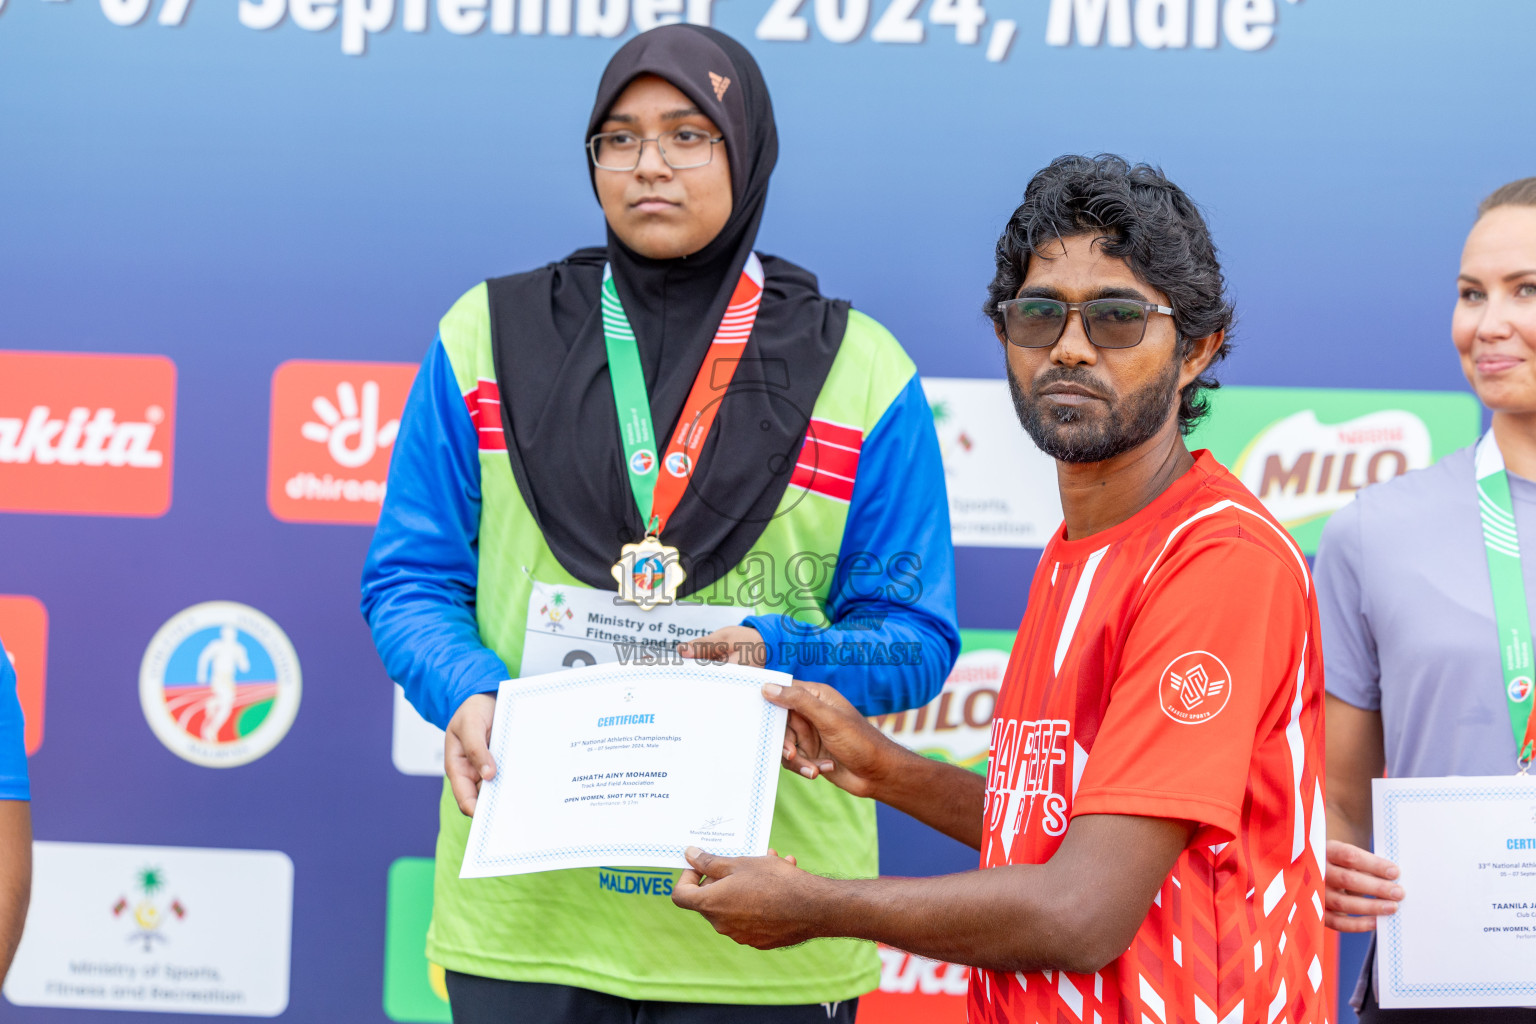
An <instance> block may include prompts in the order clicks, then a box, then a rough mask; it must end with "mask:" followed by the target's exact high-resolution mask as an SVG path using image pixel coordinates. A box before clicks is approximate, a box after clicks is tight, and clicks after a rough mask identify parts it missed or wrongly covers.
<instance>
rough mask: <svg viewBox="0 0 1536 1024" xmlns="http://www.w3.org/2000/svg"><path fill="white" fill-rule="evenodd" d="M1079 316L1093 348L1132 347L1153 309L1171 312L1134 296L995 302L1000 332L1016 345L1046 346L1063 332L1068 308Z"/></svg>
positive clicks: (1167, 308)
mask: <svg viewBox="0 0 1536 1024" xmlns="http://www.w3.org/2000/svg"><path fill="white" fill-rule="evenodd" d="M1074 309H1075V310H1077V311H1078V315H1079V316H1081V317H1082V318H1083V332H1084V333H1085V334H1087V335H1088V340H1089V341H1090V342H1091V343H1092V344H1093V345H1094V347H1095V348H1135V347H1136V346H1137V345H1140V344H1141V339H1142V338H1144V337H1145V336H1146V333H1147V321H1148V320H1150V319H1151V318H1152V314H1153V313H1162V314H1163V315H1165V316H1173V309H1172V308H1171V307H1168V306H1159V305H1158V304H1157V303H1155V302H1141V301H1139V300H1137V299H1089V300H1088V301H1087V302H1060V301H1058V300H1056V299H1033V298H1030V299H1008V300H1006V301H1004V302H999V303H998V304H997V311H998V312H999V313H1001V314H1002V315H1003V334H1004V335H1005V336H1006V337H1007V338H1008V343H1009V344H1010V345H1017V346H1019V347H1020V348H1050V347H1051V346H1052V345H1054V344H1056V342H1057V341H1058V340H1059V339H1060V338H1061V336H1062V335H1063V334H1064V333H1066V330H1067V318H1068V317H1069V316H1070V315H1071V313H1072V310H1074Z"/></svg>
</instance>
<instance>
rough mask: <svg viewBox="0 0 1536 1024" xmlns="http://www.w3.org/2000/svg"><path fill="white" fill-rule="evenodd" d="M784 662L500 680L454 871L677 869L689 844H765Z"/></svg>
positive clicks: (725, 852) (720, 847) (734, 849)
mask: <svg viewBox="0 0 1536 1024" xmlns="http://www.w3.org/2000/svg"><path fill="white" fill-rule="evenodd" d="M769 682H774V683H779V684H780V685H788V684H789V682H790V678H789V676H787V675H785V674H784V673H782V672H768V671H764V670H762V669H754V668H745V667H742V666H739V665H722V664H710V663H705V664H687V665H659V666H648V667H642V666H634V665H599V666H593V667H588V668H576V669H570V670H568V671H564V672H552V673H550V674H548V675H540V676H532V677H529V678H526V679H514V680H508V681H507V682H504V683H502V684H501V689H500V690H499V691H498V692H497V698H496V716H495V719H494V723H493V725H492V728H491V755H492V756H493V757H494V758H495V759H496V777H495V778H494V779H492V780H490V781H489V782H486V783H484V784H482V785H481V787H480V797H479V800H478V802H477V804H476V807H475V817H474V822H473V824H472V825H471V826H470V833H469V847H468V849H467V850H466V852H465V855H464V866H463V869H462V871H461V872H460V877H461V878H487V877H491V876H495V875H518V874H527V873H530V872H534V871H555V870H559V869H563V868H577V867H601V866H633V867H659V868H685V867H687V866H688V865H687V862H686V861H685V860H684V859H683V850H684V849H685V848H686V847H689V846H698V847H701V848H703V849H705V850H708V851H709V852H711V853H715V854H720V855H722V856H728V857H743V856H762V855H763V854H764V853H766V852H767V849H768V830H769V827H770V825H771V824H772V822H773V803H774V797H775V795H776V793H777V791H778V781H779V771H780V768H779V755H780V751H781V748H782V746H783V740H784V720H785V712H784V710H783V709H782V708H778V707H775V706H774V705H772V704H770V703H768V702H767V701H766V700H764V699H763V696H762V686H763V684H764V683H769Z"/></svg>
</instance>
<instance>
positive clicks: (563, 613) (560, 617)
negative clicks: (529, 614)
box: [539, 590, 576, 629]
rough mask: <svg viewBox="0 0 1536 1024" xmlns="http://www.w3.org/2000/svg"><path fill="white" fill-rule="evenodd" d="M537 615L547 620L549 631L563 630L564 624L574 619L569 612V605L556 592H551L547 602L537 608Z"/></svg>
mask: <svg viewBox="0 0 1536 1024" xmlns="http://www.w3.org/2000/svg"><path fill="white" fill-rule="evenodd" d="M539 614H540V615H542V616H544V617H545V618H546V619H548V620H549V628H550V629H564V628H565V624H566V623H567V622H569V621H571V620H572V619H574V618H575V617H576V616H575V614H574V613H573V612H572V611H571V603H570V602H569V601H567V600H566V599H565V595H564V594H562V593H561V592H560V591H558V590H556V591H553V592H552V593H551V594H550V595H549V600H548V601H545V602H544V604H543V605H541V606H540V607H539Z"/></svg>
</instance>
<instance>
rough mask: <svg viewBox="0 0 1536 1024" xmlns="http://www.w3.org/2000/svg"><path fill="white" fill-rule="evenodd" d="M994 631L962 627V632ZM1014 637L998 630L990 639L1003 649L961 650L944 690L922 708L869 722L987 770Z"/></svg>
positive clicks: (937, 754)
mask: <svg viewBox="0 0 1536 1024" xmlns="http://www.w3.org/2000/svg"><path fill="white" fill-rule="evenodd" d="M991 632H993V631H990V630H962V631H961V634H962V636H965V635H966V634H983V633H991ZM1011 640H1012V636H1011V635H1010V634H1008V633H1006V632H1000V633H999V636H998V638H997V639H995V640H994V639H991V638H989V642H992V643H996V644H997V645H998V647H1001V648H1003V649H997V648H995V647H987V648H982V649H979V650H970V651H966V652H965V653H963V654H961V655H960V658H959V660H957V661H956V662H955V667H954V668H953V669H952V670H951V671H950V673H949V678H948V679H946V680H945V681H944V689H943V691H941V692H940V693H939V695H938V697H936V698H934V699H933V700H932V701H930V702H929V703H928V704H926V705H924V706H923V707H920V708H917V709H916V710H914V711H903V712H900V713H898V714H890V715H879V716H877V717H875V718H872V719H870V721H872V722H873V723H874V724H875V725H876V726H877V727H878V728H879V729H880V730H881V731H882V732H884V733H885V734H886V735H887V736H889V737H891V739H893V740H895V741H896V742H897V743H900V744H901V745H902V746H904V747H906V748H908V749H909V750H912V751H915V752H916V753H919V754H922V755H923V756H925V757H931V758H934V759H936V760H939V761H947V762H949V763H950V764H956V765H959V766H960V767H962V768H969V769H971V770H972V771H977V772H980V771H983V770H985V767H986V763H987V749H988V747H989V745H990V743H991V740H992V711H993V709H994V708H995V707H996V705H997V692H998V690H999V689H1000V688H1001V687H1002V685H1003V674H1004V672H1005V671H1006V670H1007V668H1008V651H1007V649H1006V645H1007V644H1008V643H1009V642H1011Z"/></svg>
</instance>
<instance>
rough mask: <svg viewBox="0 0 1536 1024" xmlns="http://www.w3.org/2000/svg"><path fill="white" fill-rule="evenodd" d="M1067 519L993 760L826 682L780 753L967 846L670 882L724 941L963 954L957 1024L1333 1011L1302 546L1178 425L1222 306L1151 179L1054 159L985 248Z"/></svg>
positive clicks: (806, 688) (1316, 702) (1176, 197)
mask: <svg viewBox="0 0 1536 1024" xmlns="http://www.w3.org/2000/svg"><path fill="white" fill-rule="evenodd" d="M987 312H988V314H989V316H990V317H991V318H992V322H993V325H994V329H995V331H996V334H997V339H998V341H999V342H1000V343H1001V345H1002V347H1003V351H1004V352H1005V354H1006V361H1007V367H1008V379H1009V383H1010V386H1011V388H1012V391H1013V396H1014V402H1015V404H1016V406H1017V408H1018V413H1019V419H1020V421H1021V422H1022V423H1023V425H1024V427H1025V429H1026V430H1027V431H1028V432H1029V434H1030V436H1031V437H1033V438H1034V440H1035V443H1036V444H1038V445H1039V446H1040V448H1041V449H1043V450H1044V451H1046V452H1047V453H1049V454H1050V455H1051V456H1053V457H1054V458H1055V459H1056V465H1057V475H1058V481H1059V484H1060V489H1061V503H1062V511H1063V513H1064V516H1065V522H1064V523H1063V524H1062V527H1061V529H1060V530H1059V531H1058V532H1057V533H1056V535H1055V536H1054V537H1053V538H1052V539H1051V541H1050V542H1049V544H1048V545H1047V546H1046V549H1045V552H1044V555H1043V557H1042V558H1041V560H1040V564H1039V567H1038V569H1037V570H1036V572H1035V578H1034V582H1033V584H1032V586H1031V589H1030V594H1029V604H1028V610H1027V612H1026V613H1025V617H1024V621H1023V624H1022V625H1021V626H1020V628H1019V634H1018V639H1017V641H1016V643H1015V645H1014V651H1013V656H1012V659H1011V661H1010V663H1009V667H1008V672H1007V675H1006V676H1005V678H1004V682H1003V685H1002V688H1001V691H1000V693H999V695H998V700H997V707H996V712H995V717H994V720H993V725H992V748H991V757H990V759H989V763H988V765H987V770H986V773H985V775H984V776H983V775H977V774H973V773H971V772H967V771H965V770H963V769H960V768H956V767H953V766H950V765H945V764H941V763H939V762H936V761H930V760H927V759H925V758H922V757H919V756H917V755H915V754H912V753H910V752H908V751H906V750H905V749H903V748H902V747H900V746H898V745H896V744H895V743H893V742H891V741H890V740H888V739H887V738H885V737H884V736H883V735H882V734H881V733H880V732H878V731H877V730H875V729H874V728H873V727H872V726H870V725H869V723H868V722H866V721H865V720H864V719H863V718H862V717H860V716H859V714H858V713H857V712H856V711H855V710H854V709H853V708H852V706H851V705H849V704H848V702H847V701H845V700H844V699H843V698H842V697H841V696H840V695H839V694H838V693H837V692H836V691H835V690H833V689H832V688H830V687H828V686H825V685H822V684H817V683H805V682H796V683H794V684H793V685H792V686H789V687H778V686H769V687H765V688H764V695H765V696H766V697H768V699H769V700H771V701H773V702H774V703H776V704H779V705H782V706H784V707H786V708H788V709H789V710H790V712H791V719H790V722H791V736H790V738H789V740H788V741H787V742H786V746H785V749H784V759H785V763H786V764H787V765H788V766H790V767H792V768H794V769H795V770H797V771H799V772H801V774H803V775H806V776H807V777H816V776H818V775H821V776H825V777H826V778H827V779H828V780H829V781H830V782H832V783H833V784H835V785H837V786H840V787H841V788H843V789H845V790H847V791H848V792H850V793H854V794H856V795H860V796H866V797H873V798H875V799H878V800H881V801H883V802H885V803H887V804H890V805H891V806H893V807H896V808H898V809H900V810H903V811H905V812H907V813H908V814H911V815H913V816H914V817H916V818H918V819H920V820H922V821H924V822H926V823H928V824H929V825H931V826H933V827H934V828H936V829H939V830H941V831H943V832H945V833H947V834H948V835H950V836H953V837H954V838H956V839H959V840H961V841H962V842H965V843H968V844H969V845H971V846H973V847H975V848H976V849H977V850H978V851H979V852H980V855H981V870H979V871H972V872H967V873H964V874H959V875H950V876H947V877H941V878H925V879H899V878H883V879H871V880H843V879H830V878H822V877H819V876H817V875H814V874H810V873H808V872H804V871H801V870H799V869H798V868H797V867H796V866H795V865H794V863H793V861H792V860H790V859H785V860H780V859H777V858H774V857H764V858H743V859H728V858H720V857H713V856H711V855H710V854H708V853H705V852H703V851H690V861H691V862H692V863H693V865H694V868H695V870H694V871H692V872H688V873H685V874H684V876H683V879H682V881H681V882H680V884H679V885H678V886H677V887H676V888H675V890H674V892H673V899H674V900H675V901H676V902H677V903H679V904H680V905H682V906H684V907H687V908H690V909H693V910H697V911H698V912H700V913H701V914H703V915H704V916H705V917H706V918H708V919H709V920H710V922H711V923H712V924H713V925H714V926H715V927H716V928H717V929H718V930H720V931H722V932H724V933H725V934H727V935H730V936H731V937H733V938H735V939H736V940H737V941H739V942H743V943H748V944H750V945H753V946H757V947H759V948H764V949H767V948H773V947H777V946H785V945H790V944H793V943H797V942H802V941H804V940H806V939H808V938H811V937H813V936H819V935H845V936H854V937H858V938H865V939H878V940H880V941H883V942H887V943H889V944H891V945H893V946H897V947H900V948H902V949H906V950H910V951H912V952H914V953H917V954H921V955H923V956H928V957H934V958H938V959H943V960H949V961H953V962H956V963H962V964H970V965H972V966H973V967H975V968H978V970H976V971H974V972H973V973H972V975H971V988H970V1014H969V1019H970V1020H971V1021H973V1022H999V1021H1020V1022H1023V1021H1028V1022H1036V1021H1051V1022H1057V1021H1085V1022H1090V1021H1091V1022H1105V1024H1108V1022H1124V1024H1133V1022H1134V1024H1141V1022H1143V1021H1157V1022H1166V1024H1173V1022H1175V1021H1180V1022H1189V1024H1197V1022H1198V1024H1203V1022H1211V1024H1225V1022H1233V1024H1243V1022H1249V1021H1263V1022H1269V1024H1274V1022H1277V1021H1281V1020H1284V1021H1291V1022H1298V1024H1299V1022H1309V1024H1310V1022H1320V1021H1322V1020H1324V1019H1325V1016H1326V1013H1325V1010H1324V1007H1323V994H1322V981H1323V968H1322V958H1323V955H1324V954H1323V929H1322V912H1323V905H1322V902H1321V899H1320V883H1321V880H1322V874H1323V860H1322V858H1323V855H1324V852H1323V844H1324V812H1323V795H1322V787H1321V781H1320V780H1321V777H1322V775H1321V757H1322V750H1321V746H1322V714H1321V704H1322V680H1323V676H1322V661H1321V657H1320V654H1319V649H1318V642H1317V632H1318V619H1317V602H1316V600H1315V598H1314V596H1313V592H1312V581H1311V578H1310V576H1309V574H1308V570H1307V564H1306V561H1305V560H1304V559H1303V558H1302V556H1301V553H1300V552H1299V551H1298V550H1297V549H1296V546H1295V545H1294V544H1293V543H1292V542H1291V540H1290V538H1289V537H1288V536H1286V534H1285V532H1284V530H1282V529H1281V528H1280V526H1279V524H1278V523H1276V522H1275V520H1274V519H1273V518H1271V517H1270V516H1269V514H1268V513H1267V512H1265V510H1264V508H1263V506H1262V505H1260V504H1259V502H1258V500H1257V499H1256V498H1255V497H1254V496H1253V495H1252V494H1250V493H1249V492H1248V491H1247V490H1246V489H1245V488H1244V487H1243V485H1242V484H1241V483H1240V482H1238V480H1237V478H1236V477H1234V476H1233V475H1232V474H1231V473H1229V472H1228V471H1227V470H1226V469H1225V468H1224V467H1222V466H1221V465H1220V464H1219V463H1217V462H1216V460H1215V459H1213V458H1212V457H1211V455H1210V453H1209V452H1205V451H1199V452H1190V451H1189V449H1188V448H1187V447H1186V446H1185V443H1184V434H1185V433H1186V432H1187V431H1188V429H1189V427H1190V425H1191V424H1192V423H1193V422H1194V421H1195V420H1196V419H1198V418H1199V417H1200V416H1202V415H1204V414H1205V413H1206V407H1205V402H1204V401H1203V400H1202V396H1201V392H1202V391H1203V390H1204V389H1206V388H1210V387H1214V386H1215V381H1214V380H1213V379H1212V378H1211V377H1210V376H1209V370H1210V367H1211V365H1212V363H1214V362H1215V361H1216V360H1217V359H1219V358H1221V356H1222V355H1223V354H1224V352H1225V350H1226V344H1227V343H1226V332H1227V329H1228V328H1229V327H1230V325H1231V323H1232V307H1231V304H1230V303H1229V302H1228V301H1227V298H1226V296H1225V285H1224V282H1223V280H1222V274H1221V267H1220V264H1219V263H1218V261H1217V258H1216V250H1215V247H1214V245H1213V244H1212V242H1211V238H1210V232H1209V230H1208V229H1207V227H1206V225H1205V222H1204V220H1203V219H1202V218H1201V216H1200V212H1199V210H1198V209H1197V208H1196V207H1195V205H1194V203H1193V202H1192V201H1191V200H1190V199H1189V197H1188V196H1186V195H1185V194H1184V193H1183V192H1182V191H1180V190H1179V189H1178V187H1177V186H1175V185H1174V184H1173V183H1172V182H1170V181H1168V179H1167V178H1165V177H1164V176H1163V175H1162V173H1161V172H1159V171H1157V170H1156V169H1154V168H1151V167H1147V166H1145V165H1138V166H1134V167H1133V166H1130V165H1128V164H1127V163H1126V162H1125V161H1124V160H1121V159H1119V158H1118V157H1108V156H1105V157H1098V158H1088V157H1075V156H1071V157H1062V158H1060V159H1058V160H1056V161H1055V162H1053V163H1052V164H1051V165H1050V166H1049V167H1047V168H1045V169H1044V170H1042V171H1041V172H1040V173H1039V174H1037V175H1036V176H1035V177H1034V179H1033V180H1032V181H1031V182H1030V184H1029V188H1028V190H1027V191H1026V192H1025V194H1024V202H1023V204H1022V205H1021V206H1020V207H1019V208H1018V209H1017V210H1016V211H1014V214H1013V217H1012V218H1011V219H1010V220H1009V222H1008V225H1007V227H1006V228H1005V229H1004V231H1003V234H1002V237H1001V238H1000V239H999V241H998V245H997V275H996V277H995V278H994V280H993V282H992V285H991V289H990V294H989V296H988V301H987Z"/></svg>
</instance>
